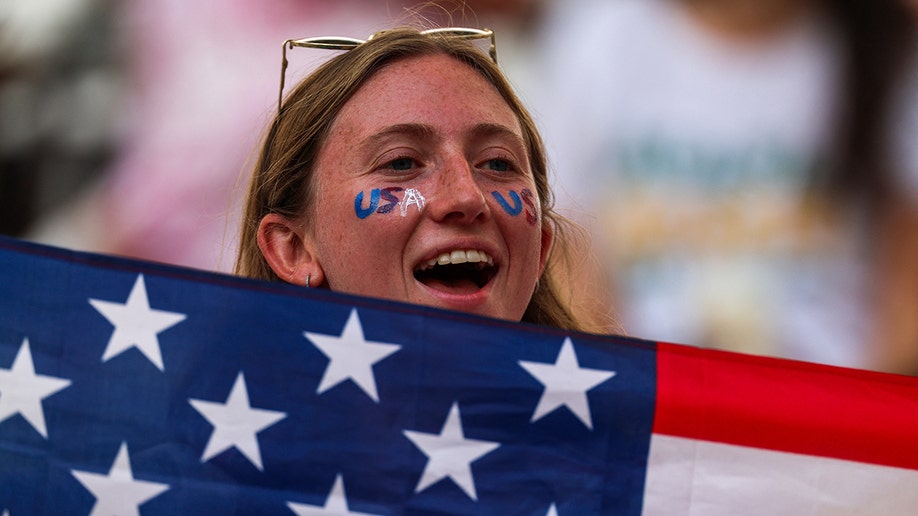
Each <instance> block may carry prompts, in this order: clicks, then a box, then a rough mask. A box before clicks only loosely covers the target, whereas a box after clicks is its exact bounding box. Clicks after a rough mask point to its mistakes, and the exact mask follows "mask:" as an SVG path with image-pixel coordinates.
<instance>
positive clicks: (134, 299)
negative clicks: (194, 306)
mask: <svg viewBox="0 0 918 516" xmlns="http://www.w3.org/2000/svg"><path fill="white" fill-rule="evenodd" d="M89 304H91V305H92V306H93V308H95V309H96V310H98V311H99V313H101V314H102V315H103V316H105V318H106V319H108V322H110V323H112V325H113V326H114V327H115V331H114V332H113V333H112V336H111V338H110V339H109V341H108V346H106V348H105V352H104V353H103V354H102V361H103V362H106V361H108V359H110V358H112V357H114V356H117V355H120V354H121V353H122V352H124V351H127V350H128V349H130V348H132V347H136V348H137V349H139V350H140V352H141V353H143V354H144V356H146V357H147V358H148V359H149V360H150V362H153V365H155V366H156V367H158V368H159V370H160V371H163V358H162V356H161V355H160V351H159V339H157V337H156V335H157V334H159V333H160V332H162V331H164V330H166V329H168V328H171V327H172V326H174V325H176V324H178V323H179V322H181V321H183V320H184V319H185V317H186V316H185V314H181V313H176V312H167V311H165V310H156V309H153V308H150V302H149V301H148V299H147V287H146V285H145V284H144V282H143V274H138V275H137V281H135V282H134V287H133V288H131V293H130V294H129V295H128V298H127V302H125V303H113V302H111V301H102V300H100V299H92V298H90V299H89Z"/></svg>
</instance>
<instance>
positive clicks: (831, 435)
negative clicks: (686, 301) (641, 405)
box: [654, 343, 918, 469]
mask: <svg viewBox="0 0 918 516" xmlns="http://www.w3.org/2000/svg"><path fill="white" fill-rule="evenodd" d="M654 432H655V433H659V434H668V435H674V436H679V437H689V438H694V439H701V440H706V441H717V442H723V443H729V444H737V445H742V446H752V447H756V448H766V449H772V450H780V451H786V452H793V453H804V454H809V455H818V456H823V457H834V458H838V459H846V460H854V461H859V462H867V463H873V464H883V465H888V466H898V467H903V468H910V469H918V378H911V377H905V376H897V375H887V374H882V373H874V372H869V371H859V370H854V369H845V368H838V367H831V366H823V365H817V364H808V363H803V362H794V361H789V360H780V359H774V358H765V357H754V356H748V355H740V354H736V353H727V352H723V351H715V350H703V349H698V348H691V347H687V346H679V345H674V344H665V343H661V344H660V345H659V348H658V353H657V407H656V414H655V417H654Z"/></svg>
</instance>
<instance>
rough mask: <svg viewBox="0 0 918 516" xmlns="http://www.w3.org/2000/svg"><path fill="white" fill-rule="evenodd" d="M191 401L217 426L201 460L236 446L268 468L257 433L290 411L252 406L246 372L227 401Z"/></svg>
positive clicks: (257, 466) (250, 459) (255, 462)
mask: <svg viewBox="0 0 918 516" xmlns="http://www.w3.org/2000/svg"><path fill="white" fill-rule="evenodd" d="M188 402H189V403H191V406H192V407H194V408H195V410H197V411H198V412H200V414H201V415H202V416H204V418H205V419H207V420H208V421H210V424H212V425H213V426H214V430H213V432H212V433H211V434H210V439H209V440H208V441H207V446H206V447H205V448H204V453H203V454H202V455H201V462H205V461H206V460H208V459H210V458H211V457H213V456H215V455H218V454H220V453H221V452H223V451H224V450H228V449H230V448H232V447H233V446H235V447H236V449H237V450H239V451H240V452H242V454H243V455H245V457H246V458H247V459H249V461H250V462H251V463H252V464H254V465H255V467H256V468H258V470H259V471H262V470H264V467H263V466H262V464H261V448H260V447H259V446H258V438H257V437H256V436H255V434H257V433H258V432H261V431H262V430H264V429H265V428H267V427H269V426H271V425H273V424H274V423H277V422H278V421H280V420H281V419H284V418H285V417H287V413H286V412H278V411H274V410H265V409H257V408H252V407H251V406H250V405H249V392H248V390H246V386H245V378H244V377H243V375H242V372H240V373H239V375H238V376H237V377H236V382H235V383H234V384H233V388H232V390H231V391H230V393H229V396H228V397H227V398H226V403H215V402H213V401H205V400H195V399H189V400H188Z"/></svg>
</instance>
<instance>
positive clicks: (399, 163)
mask: <svg viewBox="0 0 918 516" xmlns="http://www.w3.org/2000/svg"><path fill="white" fill-rule="evenodd" d="M414 165H415V161H414V160H413V159H411V158H397V159H394V160H392V161H390V162H389V168H391V169H392V170H411V168H412V167H414Z"/></svg>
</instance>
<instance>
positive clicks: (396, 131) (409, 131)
mask: <svg viewBox="0 0 918 516" xmlns="http://www.w3.org/2000/svg"><path fill="white" fill-rule="evenodd" d="M393 136H411V137H413V138H418V139H421V140H434V139H435V138H436V135H435V134H434V130H433V128H432V127H430V126H428V125H424V124H395V125H390V126H388V127H386V128H385V129H383V130H382V131H379V132H378V133H374V134H372V135H370V136H368V137H366V138H364V139H363V140H362V141H361V142H360V144H359V145H358V148H360V149H365V148H368V147H370V148H372V147H374V146H376V145H378V144H379V143H381V142H383V141H385V140H386V139H388V138H391V137H393Z"/></svg>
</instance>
